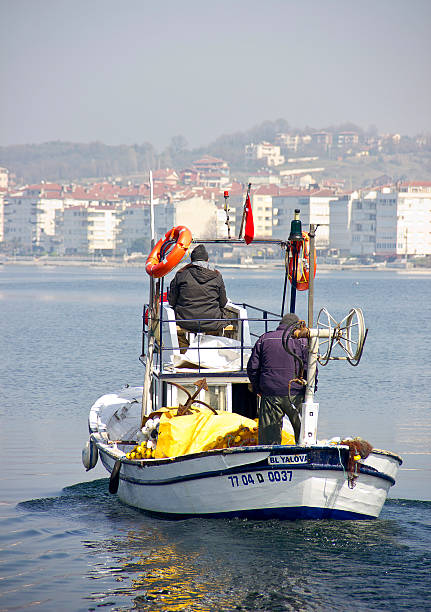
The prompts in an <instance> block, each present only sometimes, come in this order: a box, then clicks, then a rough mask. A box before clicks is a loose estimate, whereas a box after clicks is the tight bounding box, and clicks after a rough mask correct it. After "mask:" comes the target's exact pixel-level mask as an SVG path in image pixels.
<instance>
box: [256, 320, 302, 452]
mask: <svg viewBox="0 0 431 612" xmlns="http://www.w3.org/2000/svg"><path fill="white" fill-rule="evenodd" d="M298 320H299V319H298V317H297V316H296V314H294V313H289V314H287V315H285V316H284V317H283V318H282V320H281V323H280V325H279V326H278V327H277V329H276V330H275V331H270V332H267V333H266V334H263V335H262V336H260V338H259V339H258V340H257V342H256V344H255V345H254V348H253V351H252V353H251V356H250V359H249V361H248V364H247V374H248V377H249V379H250V382H251V384H252V385H253V391H254V392H255V393H257V394H258V395H260V396H261V402H260V410H259V429H258V432H259V444H281V430H282V426H283V417H284V416H285V415H286V416H288V417H289V420H290V422H291V424H292V427H293V431H294V433H295V441H296V443H298V442H299V434H300V430H301V404H302V403H303V401H304V396H305V386H303V385H301V384H300V383H298V382H292V383H291V386H290V395H291V399H292V403H291V402H290V400H289V382H290V381H292V380H293V379H295V378H297V375H298V372H297V369H298V367H297V366H296V367H295V359H294V357H293V356H292V355H290V354H289V353H288V352H287V351H286V350H285V349H284V347H283V342H282V339H283V334H284V333H285V332H286V330H287V329H289V328H290V327H291V326H292V325H294V324H295V323H296V322H297V321H298ZM288 348H289V349H290V350H291V351H292V352H293V353H295V355H297V356H298V357H299V358H300V359H301V360H302V362H303V364H304V374H303V377H304V378H306V377H307V372H306V370H307V363H308V339H307V338H289V341H288ZM292 404H293V405H292Z"/></svg>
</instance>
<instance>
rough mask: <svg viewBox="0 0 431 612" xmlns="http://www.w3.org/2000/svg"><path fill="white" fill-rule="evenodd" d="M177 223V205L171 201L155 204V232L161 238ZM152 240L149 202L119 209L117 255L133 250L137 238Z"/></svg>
mask: <svg viewBox="0 0 431 612" xmlns="http://www.w3.org/2000/svg"><path fill="white" fill-rule="evenodd" d="M174 223H175V206H174V205H173V204H172V203H170V202H163V203H157V204H155V205H154V232H155V235H156V237H157V239H159V238H161V237H162V236H163V235H164V234H165V233H166V232H167V231H168V229H170V228H171V227H173V226H174ZM140 239H144V240H147V242H148V245H150V241H151V219H150V205H149V204H133V205H130V206H126V207H123V208H122V209H121V210H119V211H118V226H117V241H116V253H117V255H124V254H126V253H130V252H131V251H132V250H133V243H134V242H135V241H136V240H140Z"/></svg>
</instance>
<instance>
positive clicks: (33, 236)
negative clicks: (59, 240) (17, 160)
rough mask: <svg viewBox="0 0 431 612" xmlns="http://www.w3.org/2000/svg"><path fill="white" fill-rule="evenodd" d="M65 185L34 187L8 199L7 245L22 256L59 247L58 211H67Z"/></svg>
mask: <svg viewBox="0 0 431 612" xmlns="http://www.w3.org/2000/svg"><path fill="white" fill-rule="evenodd" d="M61 190H62V188H61V186H60V185H54V184H41V185H30V186H28V187H25V188H23V189H21V190H19V191H17V192H15V193H12V194H10V195H8V196H6V197H5V202H4V242H5V244H6V245H9V246H10V247H12V248H14V249H16V250H17V251H19V252H22V253H31V252H34V251H35V250H40V249H43V250H45V251H51V250H52V249H54V248H55V215H56V210H58V209H62V208H63V198H62V193H61Z"/></svg>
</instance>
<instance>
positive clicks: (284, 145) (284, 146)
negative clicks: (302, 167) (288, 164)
mask: <svg viewBox="0 0 431 612" xmlns="http://www.w3.org/2000/svg"><path fill="white" fill-rule="evenodd" d="M275 143H276V144H277V145H279V146H280V149H281V151H283V152H284V151H297V150H298V149H299V148H300V146H301V144H302V138H301V136H300V135H299V134H281V133H280V134H277V136H276V137H275Z"/></svg>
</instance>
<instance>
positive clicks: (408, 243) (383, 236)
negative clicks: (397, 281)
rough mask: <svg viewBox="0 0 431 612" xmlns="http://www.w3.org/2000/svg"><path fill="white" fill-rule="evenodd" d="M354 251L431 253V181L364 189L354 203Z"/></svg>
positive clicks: (365, 252)
mask: <svg viewBox="0 0 431 612" xmlns="http://www.w3.org/2000/svg"><path fill="white" fill-rule="evenodd" d="M351 227H352V246H351V253H352V255H358V256H362V255H376V256H378V257H382V258H386V257H393V256H398V257H402V256H406V255H430V254H431V183H430V182H416V183H414V182H413V183H404V184H401V185H399V186H398V188H396V187H395V186H390V187H382V188H380V189H375V190H371V191H368V192H362V193H361V194H359V196H358V198H356V199H355V200H354V201H353V204H352V223H351Z"/></svg>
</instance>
